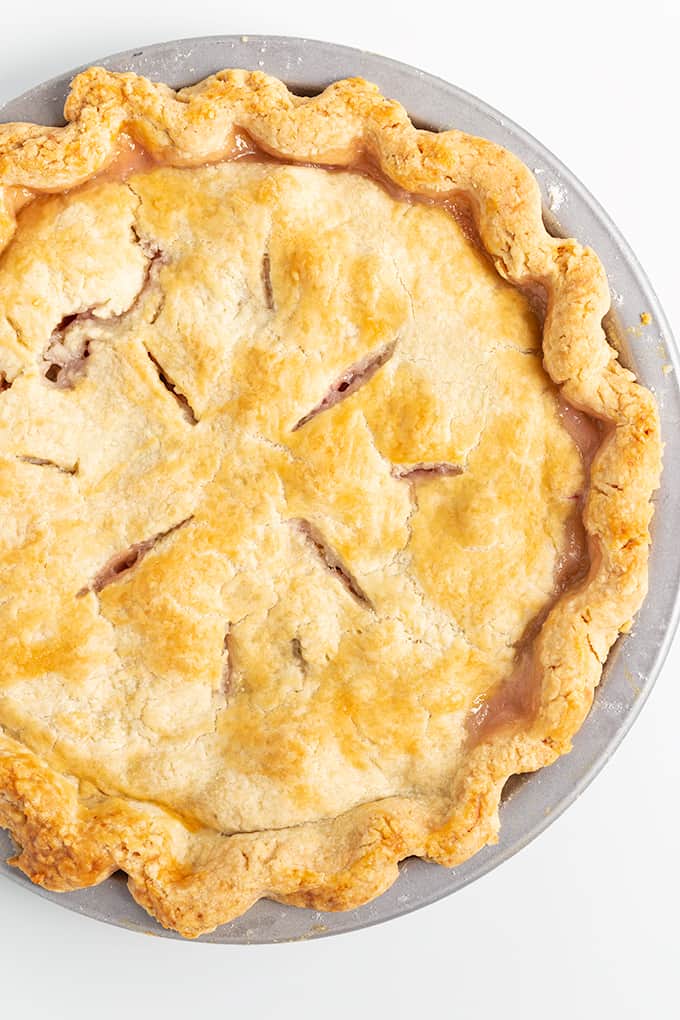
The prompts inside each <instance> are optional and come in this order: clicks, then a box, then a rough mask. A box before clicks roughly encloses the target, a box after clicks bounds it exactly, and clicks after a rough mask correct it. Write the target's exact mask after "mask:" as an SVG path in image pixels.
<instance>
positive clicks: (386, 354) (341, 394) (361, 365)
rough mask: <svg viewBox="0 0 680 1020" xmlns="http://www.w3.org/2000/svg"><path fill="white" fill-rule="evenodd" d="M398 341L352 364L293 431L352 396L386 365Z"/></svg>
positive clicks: (297, 423)
mask: <svg viewBox="0 0 680 1020" xmlns="http://www.w3.org/2000/svg"><path fill="white" fill-rule="evenodd" d="M396 346H397V342H396V340H394V341H393V342H392V343H390V344H385V346H384V347H381V348H380V350H379V351H375V352H373V353H372V354H368V355H366V357H365V358H362V359H361V360H360V361H357V362H355V363H354V364H353V365H350V367H349V368H348V369H346V371H344V372H343V373H342V375H341V376H340V377H339V378H338V379H336V381H335V382H334V383H333V385H332V386H331V387H330V389H329V390H328V392H327V393H326V395H325V396H324V397H323V398H322V399H321V400H320V401H319V403H318V404H316V406H315V407H313V408H312V409H311V411H308V412H307V414H305V415H303V416H302V418H300V420H299V421H298V422H296V424H295V425H294V426H293V432H297V430H298V429H301V428H302V427H303V425H306V424H307V422H310V421H311V420H312V419H313V418H316V417H317V415H319V414H322V413H323V412H324V411H328V410H329V409H330V408H331V407H335V405H336V404H339V403H340V401H341V400H345V399H346V398H347V397H350V396H351V395H352V394H353V393H356V391H357V390H358V389H359V387H360V386H363V385H364V384H365V383H367V382H369V381H370V380H371V379H372V378H373V376H374V375H375V373H376V372H377V371H378V369H379V368H382V366H383V365H385V364H386V363H387V362H388V361H389V360H390V358H391V357H392V355H393V354H394V351H395V349H396Z"/></svg>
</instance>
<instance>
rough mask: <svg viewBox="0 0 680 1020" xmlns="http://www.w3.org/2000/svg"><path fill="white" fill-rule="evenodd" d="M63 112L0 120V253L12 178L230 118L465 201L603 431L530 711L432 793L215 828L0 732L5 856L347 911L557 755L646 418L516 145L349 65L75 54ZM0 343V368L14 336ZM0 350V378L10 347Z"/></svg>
mask: <svg viewBox="0 0 680 1020" xmlns="http://www.w3.org/2000/svg"><path fill="white" fill-rule="evenodd" d="M65 115H66V119H67V121H68V122H69V123H68V124H67V126H66V127H64V128H45V127H40V126H36V125H24V124H10V125H5V126H3V127H0V181H2V187H0V247H5V246H6V245H7V244H8V243H9V241H10V240H11V238H12V236H13V234H14V230H15V226H16V219H15V213H16V210H17V208H18V207H20V205H21V204H22V202H23V201H24V200H25V195H24V193H23V191H22V189H28V190H29V191H30V192H32V193H40V192H60V191H64V190H67V189H69V188H73V187H74V186H76V185H78V184H81V183H83V182H84V181H86V180H88V179H89V178H91V177H92V176H93V175H95V174H97V173H98V172H100V171H101V170H102V169H104V168H105V167H106V166H107V165H108V164H109V163H111V162H112V161H113V160H114V158H115V157H116V154H117V151H118V147H119V140H120V138H121V136H123V135H127V136H130V137H132V138H133V139H134V140H135V141H137V142H138V143H139V144H140V145H142V146H143V147H144V148H145V149H147V150H148V151H149V152H150V153H151V154H152V155H154V156H157V157H158V158H160V159H162V160H163V162H164V163H166V164H169V165H174V166H177V167H182V166H193V165H199V164H202V163H205V162H208V161H217V160H219V159H224V158H228V157H230V156H232V155H234V153H235V152H238V147H239V144H240V139H241V137H242V133H244V132H245V133H247V135H248V136H249V137H250V138H251V139H252V140H253V141H254V142H255V143H256V144H257V145H258V146H259V147H260V148H262V149H264V150H265V151H269V152H271V153H274V154H276V155H277V156H280V157H282V158H284V159H286V160H289V161H293V162H300V163H306V162H313V163H317V164H321V165H323V164H327V165H333V166H340V167H343V166H350V165H352V164H355V163H356V162H357V160H358V159H359V158H365V159H369V160H371V161H372V162H374V163H375V164H376V165H377V167H378V168H379V169H380V171H381V172H382V174H383V175H384V176H385V177H386V178H387V179H388V180H389V181H392V182H394V184H395V185H397V186H398V187H400V188H402V189H404V190H405V191H407V192H409V193H412V194H415V195H422V196H429V197H436V198H446V197H447V196H459V195H463V196H464V197H465V198H466V199H467V201H468V202H469V203H470V206H471V208H472V211H473V214H474V218H475V223H476V227H477V231H478V233H479V237H480V239H481V242H482V244H483V245H484V247H485V249H486V251H487V252H488V254H489V255H490V257H491V259H492V261H493V264H494V266H495V268H496V270H497V272H498V274H499V275H500V276H501V277H502V278H504V279H505V280H507V281H509V282H510V283H512V284H514V285H516V286H519V287H528V286H535V285H536V284H540V286H541V287H542V288H544V290H545V292H546V294H547V297H548V304H547V314H546V318H545V323H544V330H543V359H544V368H545V370H546V372H547V373H548V375H549V376H550V377H551V379H552V380H553V381H554V382H555V383H556V384H557V385H558V386H560V387H561V392H562V394H563V396H564V397H565V399H566V400H567V401H569V402H570V403H571V404H573V405H575V406H577V407H579V408H582V409H583V410H585V411H586V412H587V413H588V414H590V415H592V416H594V417H597V418H600V419H602V420H603V421H604V422H605V423H608V425H609V426H610V429H609V432H608V434H607V439H606V440H605V442H604V443H603V444H602V446H601V448H600V450H599V452H598V453H597V455H596V457H595V459H594V461H593V464H592V467H591V477H590V488H589V492H588V497H587V501H586V506H585V515H584V522H585V527H586V531H587V535H588V539H589V544H590V548H591V551H592V555H591V560H592V563H591V570H590V573H589V575H588V578H587V579H586V582H585V583H584V584H582V585H580V586H578V587H577V588H573V589H571V590H568V591H567V592H566V593H565V594H564V595H563V596H562V597H561V598H560V599H559V600H558V601H557V603H556V604H555V605H554V606H553V608H552V610H551V611H550V613H549V615H548V617H547V619H546V621H545V623H544V624H543V626H542V629H541V631H540V634H539V636H538V638H537V640H536V644H535V657H536V662H535V665H536V670H537V682H539V685H540V698H539V703H538V706H537V711H536V713H535V715H534V717H533V718H532V720H531V721H530V722H528V723H527V724H526V725H525V726H524V727H522V728H521V731H519V732H516V731H515V728H510V729H507V728H505V729H501V730H499V731H497V732H493V733H489V734H488V735H486V736H485V737H484V738H483V739H482V740H481V741H480V742H479V743H478V744H477V745H476V746H475V747H474V748H473V749H472V750H471V751H470V753H469V755H468V756H467V758H466V759H465V761H464V762H463V764H462V765H461V767H460V769H459V770H458V771H457V773H456V778H455V782H454V784H453V788H452V789H451V790H450V791H448V792H447V794H446V796H444V795H442V793H441V792H440V791H439V792H437V794H436V795H432V796H429V797H425V796H423V797H388V798H384V799H382V800H376V801H374V802H371V803H366V804H362V805H361V806H359V807H356V808H353V809H351V810H349V811H347V812H345V813H343V814H341V815H340V816H339V817H337V818H333V819H330V820H325V821H315V822H308V823H303V824H299V825H294V826H291V827H288V828H283V829H269V830H266V831H258V832H240V833H238V834H235V835H231V836H228V835H224V834H223V833H219V832H216V831H213V830H211V829H207V828H204V827H202V826H191V825H189V824H187V822H186V820H185V819H179V818H177V817H175V816H174V815H173V813H172V812H171V811H169V810H166V809H165V808H163V807H161V806H157V805H154V804H153V803H149V802H139V801H133V800H131V799H129V798H125V797H111V796H106V795H105V794H103V793H102V792H101V791H100V790H98V789H97V788H96V787H95V786H93V785H91V784H89V783H87V782H82V781H81V782H79V781H77V780H76V779H75V778H74V777H73V776H71V775H69V774H61V773H60V772H59V771H57V770H55V769H54V768H53V767H51V766H50V765H49V764H48V763H47V762H46V761H45V760H44V759H43V758H41V757H39V756H38V755H37V754H35V753H34V752H33V751H32V750H30V749H29V748H28V747H27V746H25V744H24V743H23V742H22V741H21V739H20V738H19V735H18V734H14V735H10V734H9V732H6V731H3V730H0V793H1V796H0V824H2V825H4V826H7V827H8V828H9V829H10V831H11V832H12V834H13V836H14V838H15V840H16V841H17V843H18V845H19V846H20V847H21V850H20V852H19V854H18V856H17V857H16V859H15V863H16V864H17V865H18V866H19V867H20V868H21V869H22V870H23V871H24V872H25V873H26V874H27V875H28V876H29V877H30V878H31V879H33V880H34V881H36V882H39V883H41V884H43V885H45V886H46V887H48V888H52V889H57V890H67V889H73V888H77V887H81V886H83V885H87V884H92V883H95V882H98V881H101V880H102V879H104V878H106V877H107V876H108V875H110V874H111V873H112V872H113V871H115V870H117V869H122V870H124V871H126V872H127V874H128V875H129V877H130V889H131V891H132V894H133V895H134V896H135V898H136V899H137V900H138V902H140V903H141V904H142V905H143V906H144V907H146V908H147V909H148V910H149V911H151V912H152V913H153V914H154V915H155V916H156V917H158V919H159V920H160V921H161V923H162V924H164V925H166V926H167V927H172V928H175V929H177V930H178V931H180V932H181V933H182V934H184V935H186V936H189V937H193V936H196V935H199V934H201V933H202V932H205V931H209V930H211V929H212V928H214V927H216V926H217V925H218V924H221V923H223V922H225V921H227V920H229V919H231V918H233V917H235V916H237V915H238V914H240V913H242V912H243V911H245V910H246V909H247V908H248V907H249V906H250V905H251V904H252V903H253V902H255V901H256V900H257V899H258V898H260V897H262V896H270V897H272V898H275V899H278V900H280V901H282V902H287V903H293V904H297V905H302V906H310V907H314V908H316V909H339V910H343V909H350V908H352V907H354V906H356V905H358V904H360V903H362V902H365V901H366V900H367V899H370V898H372V897H373V896H376V895H378V894H379V893H380V892H382V891H383V890H384V889H386V888H387V887H388V886H389V885H390V884H391V882H392V881H393V880H394V879H395V877H396V875H397V864H398V862H399V860H401V859H403V858H404V857H406V856H409V855H419V856H425V857H427V858H429V859H431V860H434V861H437V862H440V863H442V864H446V865H454V864H456V863H459V862H461V861H463V860H465V859H466V858H467V857H469V856H470V855H471V854H472V853H474V852H475V851H476V850H477V849H479V848H480V847H482V846H483V845H485V844H486V843H488V842H492V841H494V840H495V838H496V833H497V830H498V804H499V800H500V795H501V791H502V787H503V784H504V783H505V781H506V780H507V778H508V777H509V776H510V775H512V774H514V773H519V772H526V771H531V770H533V769H536V768H539V767H541V766H543V765H546V764H549V763H550V762H552V761H554V760H555V758H557V757H558V756H559V755H560V754H563V753H565V752H566V751H568V750H569V748H570V746H571V739H572V737H573V735H574V733H575V732H576V731H577V730H578V728H579V727H580V725H581V723H582V722H583V719H584V718H585V715H586V714H587V712H588V709H589V707H590V705H591V702H592V698H593V692H594V689H595V687H596V685H597V683H598V682H599V679H600V676H601V671H602V664H603V663H604V661H605V659H606V657H607V654H608V652H609V649H610V648H611V646H612V644H613V643H614V641H615V640H616V637H617V635H618V633H619V632H620V631H621V630H623V629H625V628H626V627H627V626H628V625H629V624H630V621H631V619H632V617H633V615H634V614H635V612H636V611H637V609H638V608H639V606H640V604H641V602H642V599H643V598H644V595H645V591H646V576H647V558H648V545H649V531H648V528H649V522H650V518H651V513H652V508H651V503H650V498H651V495H652V493H653V491H654V489H655V488H656V487H657V485H658V478H659V471H660V450H661V447H660V440H659V430H658V420H657V413H656V408H655V404H654V400H653V398H652V396H651V394H650V393H649V391H648V390H646V389H645V388H644V387H642V386H640V385H639V384H638V383H636V381H635V377H634V376H633V374H632V373H631V372H630V371H628V370H626V369H624V368H622V367H621V365H620V364H619V363H618V360H617V355H616V352H615V351H614V350H613V349H612V348H611V347H610V345H609V344H608V343H607V340H606V336H605V334H604V331H603V329H602V325H601V323H602V319H603V316H604V314H605V313H606V311H607V309H608V307H609V293H608V288H607V283H606V277H605V274H604V271H603V269H602V266H601V264H600V262H599V261H598V259H597V257H596V256H595V254H594V253H593V252H592V251H590V250H589V249H587V248H583V247H582V246H580V245H579V244H578V243H577V242H576V241H574V240H569V239H568V240H564V239H556V238H552V237H550V236H549V235H548V234H547V232H546V230H545V229H544V226H543V223H542V218H541V203H540V194H539V191H538V187H537V185H536V183H535V181H534V179H533V178H532V176H531V174H530V173H529V171H528V170H527V169H526V167H524V166H523V164H522V163H520V162H519V160H517V159H516V158H515V157H514V156H512V155H511V154H510V153H508V152H507V151H505V150H504V149H501V148H499V147H498V146H495V145H493V144H491V143H489V142H487V141H484V140H482V139H477V138H472V137H470V136H468V135H465V134H462V133H461V132H458V131H447V132H442V133H440V134H433V133H430V132H427V131H419V130H416V129H415V128H414V127H413V126H412V125H411V123H410V121H409V120H408V117H407V115H406V113H405V111H404V110H403V108H402V107H401V106H400V105H399V104H398V103H395V102H393V101H390V100H387V99H385V98H384V97H383V96H382V95H381V94H380V92H379V91H378V90H377V88H376V87H375V86H374V85H371V84H369V83H367V82H365V81H363V80H361V79H349V80H345V81H340V82H336V83H335V84H333V85H331V86H330V87H329V88H328V89H326V90H325V91H324V92H323V93H322V94H321V95H320V96H317V97H314V98H312V99H307V98H300V97H296V96H293V95H291V93H289V92H288V90H287V89H286V87H285V86H284V85H283V84H282V83H281V82H279V81H277V80H275V79H273V78H270V77H268V76H266V75H264V74H260V73H250V72H245V71H224V72H220V73H219V74H217V75H215V76H213V77H211V78H208V79H206V80H205V81H203V82H201V83H199V84H197V85H195V86H193V87H191V88H188V89H183V90H180V91H179V92H173V91H172V90H171V89H169V88H168V87H166V86H164V85H159V84H153V83H151V82H149V81H147V80H146V79H144V78H140V77H137V76H135V75H131V74H121V75H119V74H112V73H110V72H107V71H105V70H103V69H101V68H91V69H90V70H88V71H86V72H85V73H83V74H81V75H79V76H78V77H77V78H76V79H75V80H74V82H73V87H72V91H71V94H70V95H69V98H68V100H67V103H66V107H65ZM142 272H143V266H140V267H139V273H142ZM8 335H9V336H11V335H12V334H11V330H10V333H9V334H8ZM15 342H16V343H17V344H19V347H18V348H17V350H16V371H17V372H18V370H19V368H18V366H19V364H20V362H21V358H22V356H23V355H22V352H21V350H20V349H19V348H20V347H21V343H20V337H18V336H17V337H16V338H15ZM5 354H6V357H7V359H9V360H8V361H7V364H8V366H9V368H8V369H7V370H6V374H8V375H9V376H11V375H12V371H13V370H12V360H11V359H12V349H11V342H10V341H9V340H8V342H7V350H6V352H5Z"/></svg>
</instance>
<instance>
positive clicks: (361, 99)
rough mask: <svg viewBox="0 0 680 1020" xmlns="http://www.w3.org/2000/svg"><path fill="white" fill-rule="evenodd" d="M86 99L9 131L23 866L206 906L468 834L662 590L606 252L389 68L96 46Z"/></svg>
mask: <svg viewBox="0 0 680 1020" xmlns="http://www.w3.org/2000/svg"><path fill="white" fill-rule="evenodd" d="M65 115H66V120H67V122H68V123H67V125H66V126H65V127H63V128H52V127H50V128H47V127H41V126H36V125H32V124H9V125H4V126H2V127H0V181H1V182H2V187H0V249H2V250H3V251H2V256H1V257H0V281H2V287H0V295H1V296H0V380H1V381H2V385H1V386H0V389H1V390H2V392H0V513H1V515H2V527H1V528H0V575H1V576H2V587H1V589H0V590H1V591H2V599H1V600H0V601H1V605H0V633H2V640H3V646H4V656H3V662H2V665H1V667H0V824H2V825H3V826H5V827H7V828H8V829H9V830H10V832H11V834H12V836H13V838H14V840H15V841H16V843H17V845H18V847H19V851H18V853H17V856H16V857H15V859H14V861H13V863H15V864H16V865H17V866H18V867H19V868H21V870H22V871H23V872H25V874H26V875H28V876H29V877H30V878H31V879H32V880H33V881H34V882H37V883H39V884H41V885H43V886H45V887H46V888H49V889H54V890H60V891H61V890H69V889H75V888H80V887H83V886H86V885H92V884H95V883H97V882H100V881H102V880H103V879H105V878H106V877H108V876H109V875H111V874H112V873H113V872H114V871H117V870H119V869H120V870H122V871H124V872H126V873H127V875H128V876H129V887H130V890H131V892H132V895H133V896H134V897H135V899H136V900H137V901H138V902H139V903H140V904H142V906H144V907H145V908H146V909H147V910H148V911H149V912H151V913H152V914H153V915H154V916H155V917H157V918H158V919H159V921H160V922H161V923H162V924H163V925H165V926H166V927H169V928H174V929H176V930H177V931H179V932H181V933H182V934H183V935H185V936H188V937H194V936H197V935H199V934H201V933H203V932H207V931H209V930H211V929H213V928H214V927H216V926H217V925H219V924H222V923H224V922H226V921H228V920H230V919H231V918H234V917H236V916H238V915H239V914H241V913H242V912H244V911H245V910H247V909H248V908H249V907H250V906H251V905H252V904H253V903H254V902H255V901H256V900H258V899H259V898H261V897H264V896H266V897H269V898H272V899H276V900H279V901H281V902H284V903H289V904H295V905H298V906H304V907H313V908H315V909H318V910H347V909H350V908H353V907H355V906H357V905H359V904H362V903H365V902H366V901H367V900H369V899H371V898H373V897H375V896H377V895H379V894H380V893H381V892H383V891H384V890H385V889H386V888H387V887H388V886H389V885H390V884H391V883H392V882H393V881H394V879H395V878H396V876H397V873H398V863H399V861H401V860H403V859H404V858H406V857H408V856H411V855H417V856H421V857H425V858H428V859H429V860H431V861H435V862H438V863H440V864H443V865H447V866H453V865H456V864H458V863H460V862H462V861H464V860H466V859H467V858H468V857H470V856H471V855H472V854H473V853H475V852H476V851H477V850H478V849H480V848H481V847H482V846H484V845H485V844H488V843H491V842H494V841H495V840H496V838H497V832H498V825H499V820H498V807H499V801H500V797H501V792H502V789H503V786H504V784H505V782H506V780H507V779H508V777H510V776H511V775H513V774H516V773H521V772H528V771H532V770H535V769H538V768H540V767H542V766H544V765H548V764H550V763H551V762H553V761H554V760H555V759H556V758H557V757H558V756H559V755H561V754H563V753H565V752H567V751H568V750H569V749H570V746H571V741H572V738H573V736H574V734H575V733H576V731H577V730H578V729H579V727H580V725H581V723H582V722H583V720H584V718H585V716H586V714H587V712H588V710H589V708H590V705H591V702H592V698H593V692H594V689H595V687H596V686H597V684H598V682H599V680H600V676H601V672H602V665H603V663H604V662H605V660H606V658H607V655H608V653H609V650H610V648H611V646H612V645H613V643H614V641H615V640H616V638H617V635H618V634H619V633H620V632H621V631H623V630H626V629H627V628H628V627H629V626H630V623H631V620H632V617H633V615H634V614H635V612H636V611H637V609H638V608H639V606H640V604H641V602H642V599H643V597H644V594H645V591H646V579H647V558H648V545H649V531H648V528H649V522H650V518H651V513H652V507H651V502H650V499H651V496H652V493H653V491H654V490H655V488H656V487H657V485H658V478H659V471H660V450H661V446H660V440H659V429H658V420H657V412H656V407H655V403H654V399H653V397H652V395H651V394H650V392H649V391H648V390H647V389H645V388H644V387H642V386H641V385H639V384H638V383H637V382H636V381H635V377H634V375H633V374H632V373H631V372H630V371H628V370H627V369H625V368H623V367H622V366H621V365H620V364H619V361H618V359H617V353H616V351H615V350H614V349H613V348H612V347H611V346H610V344H609V343H608V341H607V337H606V335H605V332H604V330H603V327H602V320H603V317H604V316H605V314H606V312H607V310H608V308H609V291H608V287H607V281H606V277H605V273H604V271H603V268H602V266H601V264H600V262H599V261H598V259H597V257H596V255H595V254H594V253H593V252H592V251H590V250H589V249H588V248H584V247H582V246H581V245H580V244H578V243H577V242H576V241H574V240H570V239H563V238H554V237H552V236H550V235H549V234H548V233H547V231H546V230H545V228H544V226H543V221H542V217H541V201H540V194H539V190H538V187H537V185H536V183H535V181H534V179H533V177H532V176H531V174H530V173H529V171H528V170H527V169H526V167H524V166H523V164H522V163H521V162H520V161H519V160H518V159H516V158H515V157H514V156H513V155H511V154H510V153H509V152H507V151H505V150H503V149H501V148H499V147H498V146H496V145H494V144H492V143H490V142H488V141H484V140H482V139H478V138H473V137H470V136H468V135H465V134H462V133H461V132H458V131H455V130H452V131H446V132H442V133H439V134H435V133H431V132H428V131H422V130H417V129H416V128H414V127H413V126H412V125H411V123H410V121H409V120H408V117H407V115H406V113H405V111H404V110H403V108H402V107H401V106H400V105H399V104H398V103H396V102H394V101H391V100H388V99H386V98H384V97H383V96H382V95H381V94H380V92H379V91H378V89H377V88H376V87H375V86H374V85H371V84H369V83H367V82H365V81H363V80H361V79H349V80H345V81H339V82H336V83H335V84H333V85H331V86H329V87H328V88H327V89H326V90H325V91H324V92H323V93H322V94H321V95H319V96H315V97H313V98H300V97H298V96H294V95H292V94H291V93H290V92H289V91H288V90H287V89H286V87H285V86H284V85H283V84H282V83H281V82H279V81H277V80H275V79H273V78H270V77H268V76H266V75H264V74H261V73H257V72H254V73H251V72H246V71H233V70H232V71H224V72H221V73H219V74H217V75H214V76H213V77H211V78H208V79H206V80H205V81H203V82H200V83H199V84H197V85H195V86H193V87H191V88H186V89H182V90H180V91H179V92H174V91H172V90H171V89H170V88H168V87H166V86H165V85H161V84H154V83H151V82H149V81H147V80H146V79H144V78H141V77H137V76H135V75H132V74H113V73H110V72H108V71H105V70H103V69H101V68H91V69H89V70H88V71H86V72H85V73H83V74H80V75H78V76H77V77H76V78H75V80H74V82H73V86H72V91H71V93H70V95H69V97H68V100H67V103H66V108H65ZM130 140H132V141H133V142H134V146H132V147H131V146H130ZM255 148H256V149H257V153H256V154H255V155H253V152H254V149H255ZM140 152H141V153H142V154H141V155H140ZM266 154H269V157H271V158H267V155H266ZM126 160H127V162H126ZM295 164H301V165H299V166H298V165H295ZM324 168H333V171H334V172H330V170H329V169H324ZM368 170H370V174H369V173H367V171H368ZM376 177H377V178H378V181H379V182H377V181H376V180H375V179H372V178H376ZM537 296H538V298H539V299H540V298H541V297H542V298H543V301H544V304H543V308H542V312H541V313H540V314H538V315H537V314H535V312H534V311H532V307H535V305H536V298H537ZM539 303H540V301H539ZM541 327H542V328H541ZM540 353H542V365H541V359H540V357H539V355H540ZM46 359H47V360H46ZM595 422H598V423H599V425H598V426H597V430H598V431H597V436H596V438H597V441H596V442H595V441H594V439H593V436H594V434H595V429H596V426H595V425H594V424H593V423H595ZM574 437H576V440H577V441H576V442H575V441H574ZM583 528H584V529H585V531H583ZM579 529H580V530H579Z"/></svg>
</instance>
